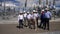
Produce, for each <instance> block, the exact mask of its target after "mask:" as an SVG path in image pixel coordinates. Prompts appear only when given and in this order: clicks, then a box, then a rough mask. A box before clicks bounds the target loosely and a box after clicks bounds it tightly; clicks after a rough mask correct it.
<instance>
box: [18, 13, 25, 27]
mask: <svg viewBox="0 0 60 34" xmlns="http://www.w3.org/2000/svg"><path fill="white" fill-rule="evenodd" d="M23 19H24V17H23V13H22V12H20V14H19V15H18V22H19V28H23Z"/></svg>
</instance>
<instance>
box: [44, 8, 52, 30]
mask: <svg viewBox="0 0 60 34" xmlns="http://www.w3.org/2000/svg"><path fill="white" fill-rule="evenodd" d="M51 16H52V15H51V12H49V10H48V8H46V9H45V23H44V29H46V25H47V30H49V20H50V18H51Z"/></svg>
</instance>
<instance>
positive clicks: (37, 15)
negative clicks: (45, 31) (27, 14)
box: [33, 10, 39, 27]
mask: <svg viewBox="0 0 60 34" xmlns="http://www.w3.org/2000/svg"><path fill="white" fill-rule="evenodd" d="M33 15H34V18H36V22H37V27H38V17H39V14H38V12H37V11H35V10H33Z"/></svg>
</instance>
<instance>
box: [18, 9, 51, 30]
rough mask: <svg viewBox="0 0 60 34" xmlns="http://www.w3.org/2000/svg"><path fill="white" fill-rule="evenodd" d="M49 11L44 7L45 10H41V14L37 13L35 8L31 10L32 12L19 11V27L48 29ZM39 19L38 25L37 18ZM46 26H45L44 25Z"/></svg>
mask: <svg viewBox="0 0 60 34" xmlns="http://www.w3.org/2000/svg"><path fill="white" fill-rule="evenodd" d="M51 16H52V14H51V12H50V11H49V10H48V8H46V9H45V10H44V9H43V10H41V14H38V11H37V10H33V11H32V12H26V11H24V13H23V12H20V13H19V15H18V22H19V28H23V27H24V26H26V27H28V28H30V29H35V30H37V29H38V27H39V28H42V29H44V30H45V29H47V30H49V20H50V19H51ZM39 19H40V21H41V22H40V25H39V22H38V20H39ZM46 26H47V27H46Z"/></svg>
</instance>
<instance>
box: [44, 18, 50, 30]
mask: <svg viewBox="0 0 60 34" xmlns="http://www.w3.org/2000/svg"><path fill="white" fill-rule="evenodd" d="M46 27H47V29H48V30H49V18H45V22H44V29H46Z"/></svg>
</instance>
